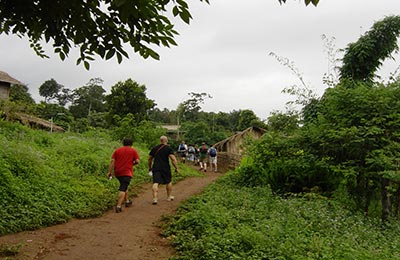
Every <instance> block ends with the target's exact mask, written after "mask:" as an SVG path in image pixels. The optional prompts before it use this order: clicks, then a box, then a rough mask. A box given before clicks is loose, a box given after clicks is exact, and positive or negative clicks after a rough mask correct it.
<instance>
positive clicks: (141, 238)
mask: <svg viewBox="0 0 400 260" xmlns="http://www.w3.org/2000/svg"><path fill="white" fill-rule="evenodd" d="M220 175H221V174H218V173H206V174H205V176H204V177H190V178H187V179H185V180H183V181H180V182H179V183H177V184H175V185H174V190H173V194H174V196H175V200H174V201H171V202H169V201H167V200H166V192H165V186H161V188H160V191H159V202H158V205H152V204H151V201H152V200H151V199H152V198H151V186H150V184H146V185H144V187H143V192H142V193H141V194H139V196H138V197H136V198H135V199H134V200H133V201H134V205H133V206H132V207H130V208H123V212H122V213H119V214H116V213H114V212H113V211H109V212H107V213H105V214H104V215H103V216H102V217H99V218H94V219H86V220H77V219H74V220H72V221H70V222H68V223H65V224H61V225H56V226H52V227H48V228H44V229H41V230H37V231H30V232H21V233H17V234H12V235H7V236H2V237H0V245H1V244H7V245H10V244H21V245H22V247H21V249H20V251H19V254H18V255H17V256H14V257H9V258H0V259H46V260H49V259H54V260H56V259H57V260H62V259H68V260H72V259H76V260H78V259H79V260H82V259H85V260H91V259H93V260H102V259H118V260H125V259H126V260H128V259H129V260H147V259H148V260H150V259H151V260H155V259H168V258H169V257H170V256H172V255H173V254H174V249H173V248H172V247H171V246H170V245H169V241H168V240H167V239H165V238H163V237H161V236H160V227H159V224H160V219H161V217H162V216H163V215H170V214H173V213H174V212H175V210H176V209H177V207H178V205H179V204H180V202H182V201H183V200H186V199H187V198H189V197H190V196H192V195H194V194H198V193H200V192H201V191H202V190H203V189H204V187H206V186H207V185H208V184H210V183H211V182H213V181H214V180H215V179H216V178H217V177H218V176H220Z"/></svg>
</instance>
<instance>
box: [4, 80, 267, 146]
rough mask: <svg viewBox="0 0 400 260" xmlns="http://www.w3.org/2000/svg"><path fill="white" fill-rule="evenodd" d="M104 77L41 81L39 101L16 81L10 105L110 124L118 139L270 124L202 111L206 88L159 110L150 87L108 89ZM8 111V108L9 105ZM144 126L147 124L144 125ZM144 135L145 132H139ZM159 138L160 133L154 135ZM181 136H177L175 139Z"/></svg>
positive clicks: (74, 127)
mask: <svg viewBox="0 0 400 260" xmlns="http://www.w3.org/2000/svg"><path fill="white" fill-rule="evenodd" d="M102 85H103V80H102V79H100V78H93V79H91V80H89V82H88V83H86V84H85V85H84V86H82V87H79V88H76V89H74V90H71V89H69V88H66V87H65V86H63V85H61V84H59V83H58V82H57V81H56V80H55V79H50V80H47V81H45V82H44V83H43V84H42V85H40V86H39V94H40V96H41V97H43V99H44V100H43V101H40V103H38V104H36V103H35V101H34V100H33V99H32V97H31V95H30V94H29V92H28V88H27V87H26V86H20V85H13V86H12V88H11V91H10V92H11V95H10V102H9V103H8V106H9V107H13V108H12V109H11V110H15V111H19V112H24V113H28V114H32V115H35V116H37V117H40V118H43V119H46V120H50V119H52V120H53V122H54V123H55V124H57V125H59V126H62V127H63V128H64V129H68V130H70V131H75V132H84V131H86V130H88V129H90V128H104V129H112V130H113V131H114V133H116V138H122V137H123V136H124V135H133V136H138V133H136V134H134V133H133V132H132V131H134V129H138V128H142V129H143V131H151V129H153V130H154V129H159V131H158V132H157V134H162V131H165V130H163V129H162V128H161V127H160V126H161V125H178V126H179V128H180V132H181V135H180V138H181V139H185V140H186V141H187V142H190V143H193V144H194V143H200V142H207V143H209V144H212V143H215V142H218V141H220V140H222V139H225V138H227V137H229V136H230V135H232V134H234V133H236V132H238V131H242V130H244V129H246V128H248V127H250V126H259V127H266V125H265V123H264V122H263V121H262V120H261V119H259V118H258V117H257V116H256V114H255V113H254V112H253V111H252V110H249V109H244V110H240V109H239V110H233V111H231V112H229V113H227V112H204V111H202V107H201V106H202V104H203V103H204V101H205V99H206V98H212V97H211V95H210V94H207V93H193V92H191V93H188V98H187V99H186V100H184V101H183V102H182V103H180V104H177V108H176V109H175V110H169V109H167V108H164V109H162V110H161V109H159V108H157V107H156V102H155V101H154V100H151V99H149V98H148V97H147V95H146V86H145V85H141V84H139V83H137V82H135V81H134V80H132V79H128V80H126V81H120V82H118V83H117V84H115V85H114V86H112V87H111V93H110V94H106V91H105V89H104V88H103V86H102ZM9 110H10V109H9ZM146 127H148V128H149V129H147V130H144V129H145V128H146ZM140 136H142V139H143V138H144V136H146V135H144V134H141V135H140ZM155 139H157V138H155ZM177 141H179V140H177Z"/></svg>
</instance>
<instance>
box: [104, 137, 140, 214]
mask: <svg viewBox="0 0 400 260" xmlns="http://www.w3.org/2000/svg"><path fill="white" fill-rule="evenodd" d="M122 145H123V146H121V147H119V148H117V149H116V150H115V151H114V152H113V154H112V156H111V162H110V165H109V167H108V174H107V176H108V178H109V179H111V178H112V173H113V172H114V176H115V177H116V178H117V179H118V181H119V194H118V201H117V205H116V206H115V212H116V213H120V212H121V211H122V203H123V202H124V201H125V207H129V206H131V205H132V201H131V200H129V197H128V186H129V184H130V182H131V179H132V178H133V165H137V164H139V162H140V157H139V154H138V152H137V151H136V150H135V149H134V148H132V139H130V138H125V139H124V140H123V141H122Z"/></svg>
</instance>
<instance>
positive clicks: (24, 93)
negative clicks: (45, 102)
mask: <svg viewBox="0 0 400 260" xmlns="http://www.w3.org/2000/svg"><path fill="white" fill-rule="evenodd" d="M10 101H14V102H21V103H24V104H29V105H32V104H35V100H33V98H32V96H31V94H30V93H29V92H28V87H27V86H24V85H11V88H10Z"/></svg>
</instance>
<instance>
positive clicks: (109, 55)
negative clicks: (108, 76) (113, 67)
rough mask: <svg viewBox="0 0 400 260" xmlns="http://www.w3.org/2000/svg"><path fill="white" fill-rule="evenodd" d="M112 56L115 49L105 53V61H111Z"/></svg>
mask: <svg viewBox="0 0 400 260" xmlns="http://www.w3.org/2000/svg"><path fill="white" fill-rule="evenodd" d="M114 54H115V49H111V50H109V51H108V52H107V54H106V60H109V59H111V58H112V57H113V56H114Z"/></svg>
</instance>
